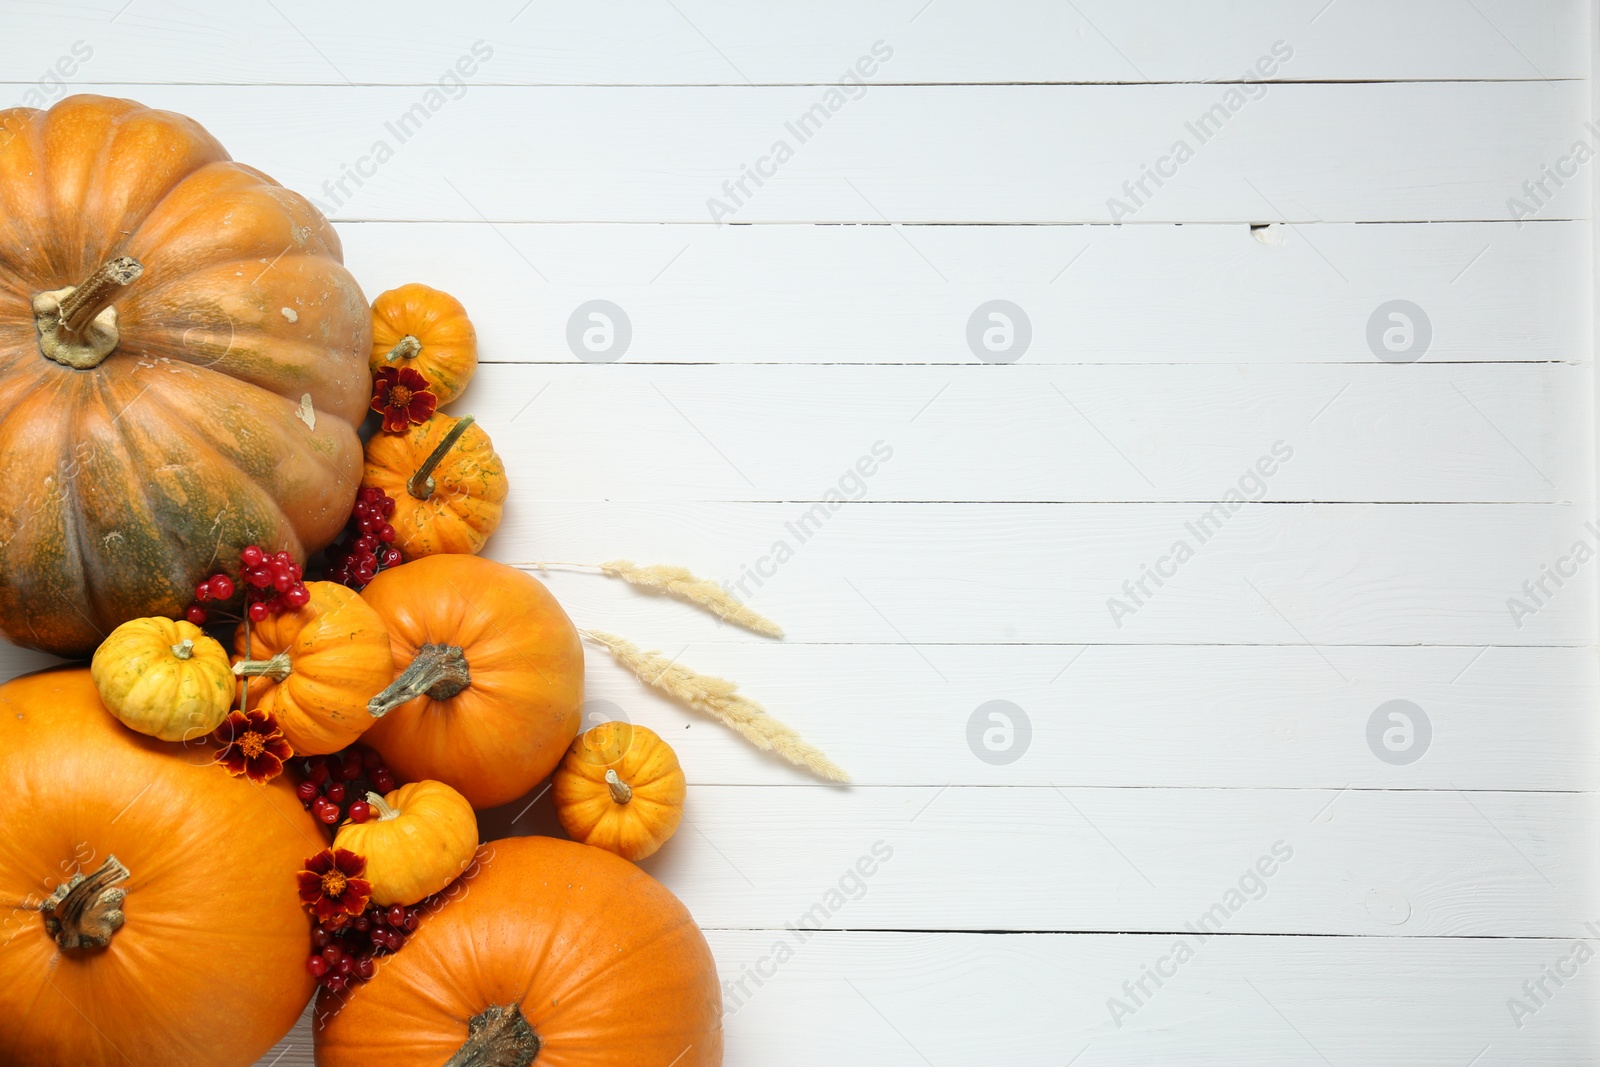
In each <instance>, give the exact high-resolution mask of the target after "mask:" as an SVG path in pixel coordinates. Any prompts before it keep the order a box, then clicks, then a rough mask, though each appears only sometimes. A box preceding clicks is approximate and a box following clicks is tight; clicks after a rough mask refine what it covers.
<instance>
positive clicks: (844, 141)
mask: <svg viewBox="0 0 1600 1067" xmlns="http://www.w3.org/2000/svg"><path fill="white" fill-rule="evenodd" d="M81 87H82V88H85V89H91V88H92V89H93V90H95V91H100V92H107V93H113V94H123V95H133V96H136V97H138V98H139V99H141V100H143V101H144V102H146V103H149V104H152V105H155V106H159V107H166V108H171V109H174V110H177V111H181V112H183V113H185V114H188V115H192V116H193V117H195V118H196V119H198V120H199V121H200V122H202V123H204V124H205V125H206V126H207V127H208V128H209V129H211V130H212V131H213V132H214V133H215V134H216V135H217V136H218V137H220V138H221V139H222V141H223V142H224V143H225V144H226V145H227V146H228V147H229V149H230V150H231V151H232V152H233V154H234V155H235V156H236V157H237V158H239V159H242V160H246V161H249V162H250V163H252V164H253V165H256V166H259V167H261V168H263V169H264V170H266V171H267V172H269V173H271V174H272V175H273V176H274V177H276V178H277V179H279V180H280V181H282V182H283V183H284V184H285V185H287V186H289V187H290V188H293V189H298V190H301V191H303V192H305V193H307V194H308V195H310V196H312V197H314V198H315V199H316V200H317V201H318V203H319V204H320V205H321V206H322V207H323V209H324V210H325V211H326V212H327V213H329V214H330V215H331V216H333V217H335V218H338V219H397V220H404V219H442V220H475V219H491V220H494V221H497V222H499V221H529V222H538V221H560V222H605V221H620V222H628V221H634V222H698V223H704V224H712V223H716V222H719V221H720V222H723V223H728V222H734V223H746V222H849V223H868V224H881V223H884V222H888V221H893V222H911V223H916V222H940V223H947V222H989V223H997V222H1003V223H1020V222H1027V223H1041V222H1093V223H1105V222H1125V223H1126V222H1137V223H1152V222H1261V223H1270V222H1278V221H1288V222H1295V223H1302V222H1314V221H1332V222H1349V221H1413V220H1420V221H1450V220H1494V219H1514V218H1517V217H1519V216H1523V217H1527V216H1532V217H1536V218H1538V219H1543V220H1551V219H1572V218H1583V217H1585V216H1586V214H1587V211H1588V189H1587V186H1586V185H1580V184H1578V183H1574V182H1567V183H1566V185H1565V188H1562V189H1555V188H1554V187H1553V186H1550V187H1547V192H1548V193H1549V196H1547V197H1542V198H1540V199H1541V200H1543V201H1544V202H1543V203H1542V204H1541V205H1539V206H1537V207H1534V206H1532V205H1529V206H1527V208H1526V211H1524V210H1523V209H1519V208H1518V207H1516V205H1515V203H1513V200H1514V198H1519V197H1526V196H1527V195H1528V194H1527V193H1525V192H1524V191H1523V189H1522V185H1523V183H1524V182H1525V181H1531V180H1534V179H1540V178H1541V177H1542V175H1543V173H1544V172H1543V171H1542V169H1541V168H1543V167H1545V166H1557V165H1563V164H1560V162H1559V161H1560V160H1562V159H1565V158H1568V157H1569V156H1570V155H1571V153H1572V151H1573V144H1574V140H1575V139H1577V138H1579V137H1585V136H1587V137H1590V138H1593V137H1594V136H1595V135H1594V134H1592V133H1590V132H1588V131H1586V130H1585V129H1584V126H1583V122H1584V117H1585V113H1586V107H1587V102H1588V94H1587V92H1586V91H1585V89H1584V87H1583V86H1582V85H1581V84H1579V83H1575V82H1554V83H1552V82H1453V83H1448V84H1440V83H1393V84H1358V85H1331V84H1311V85H1305V84H1293V85H1281V86H1274V87H1273V88H1272V89H1271V90H1270V91H1267V90H1262V89H1259V87H1256V88H1257V89H1258V91H1259V92H1262V93H1263V94H1264V95H1263V97H1262V98H1261V99H1260V100H1257V101H1255V102H1250V101H1249V100H1248V99H1247V98H1246V97H1244V96H1243V95H1242V91H1241V90H1240V89H1238V88H1236V87H1233V88H1230V87H1224V86H1217V85H1150V86H1144V85H1140V86H1096V85H1084V86H1025V85H1024V86H1018V85H1009V86H985V87H970V86H969V87H943V86H880V87H876V88H874V89H872V90H871V92H870V93H869V94H866V95H864V96H863V97H862V98H861V99H859V100H857V101H855V102H851V101H849V100H848V99H846V98H845V97H843V96H842V95H840V94H839V93H838V90H836V89H826V90H825V89H819V88H818V87H816V86H809V87H755V88H751V87H747V86H740V87H727V86H721V87H711V88H705V87H668V88H659V87H648V88H638V87H620V88H592V87H503V86H490V85H483V86H474V87H472V89H471V90H470V91H468V92H465V93H464V94H461V95H459V97H458V99H456V100H454V101H452V100H450V99H449V98H447V97H445V96H444V95H443V94H441V93H438V92H437V91H436V90H429V91H424V90H420V89H418V88H416V87H410V88H392V87H365V86H335V87H294V86H291V87H271V86H269V87H259V86H246V87H234V86H128V85H117V84H109V85H94V86H90V85H89V84H87V83H85V84H84V85H83V86H81ZM430 92H431V93H432V95H431V96H430V95H429V93H430ZM829 93H833V94H835V95H834V96H829ZM1230 94H1231V95H1230ZM833 103H837V104H838V105H839V106H838V107H837V108H836V109H835V110H834V111H830V110H829V106H830V104H833ZM430 104H437V107H431V106H430ZM1230 104H1238V108H1237V110H1236V111H1230V110H1229V106H1230ZM813 108H815V109H816V110H815V111H813V110H812V109H813ZM311 113H315V114H316V115H317V121H316V122H314V123H299V122H285V121H284V120H283V116H285V115H300V114H311ZM804 115H810V116H811V117H810V118H809V119H807V120H804V121H802V116H804ZM1205 115H1210V116H1211V118H1210V119H1203V118H1202V116H1205ZM791 125H793V126H794V129H793V130H791V129H790V126H791ZM1191 125H1193V126H1194V129H1191V128H1190V126H1191ZM597 131H604V133H603V135H600V134H598V133H597ZM1040 131H1049V135H1048V136H1040ZM1180 140H1181V141H1183V142H1184V143H1185V145H1186V146H1187V147H1186V148H1185V149H1184V150H1178V149H1176V148H1175V147H1174V146H1175V145H1176V144H1177V143H1178V142H1179V141H1180ZM780 142H781V143H782V144H784V145H785V147H784V148H782V149H780V148H778V147H776V146H777V145H778V144H779V143H780ZM1590 147H1591V150H1592V148H1593V146H1592V145H1591V146H1590ZM980 149H981V150H980ZM1185 153H1188V155H1185ZM1169 155H1171V156H1172V158H1171V159H1168V158H1167V157H1168V156H1169ZM1178 157H1183V159H1181V160H1179V158H1178ZM1163 159H1167V162H1162V161H1163ZM764 161H765V162H764ZM1147 165H1149V166H1154V167H1158V168H1160V169H1162V170H1164V171H1167V172H1168V177H1167V178H1165V179H1163V180H1162V184H1161V185H1159V186H1157V185H1156V184H1155V183H1154V182H1153V181H1152V180H1151V179H1149V178H1146V177H1144V171H1143V168H1144V167H1145V166H1147ZM746 167H756V168H760V169H762V170H764V171H765V172H766V173H767V176H768V178H769V179H770V180H764V184H762V185H761V186H759V187H758V186H756V185H755V184H754V183H753V182H752V181H751V180H750V179H748V178H745V177H743V170H744V168H746ZM347 168H351V170H350V171H349V173H348V174H347V173H346V169H347ZM740 181H743V182H744V183H745V184H744V186H743V188H742V190H741V189H740V188H739V187H738V186H737V184H736V183H737V182H740ZM1140 182H1143V186H1142V189H1139V188H1138V187H1137V185H1136V183H1140ZM724 183H727V188H724ZM719 205H720V206H719ZM901 236H906V235H905V234H903V233H902V235H901ZM908 239H909V240H912V241H913V242H914V240H915V239H914V238H908ZM914 252H915V247H914V243H913V245H912V246H911V247H910V248H908V254H911V253H914ZM929 270H930V275H929V280H930V284H931V283H932V280H933V279H934V278H936V277H938V276H939V272H938V270H937V269H936V268H935V267H933V266H932V264H931V263H930V264H929ZM1336 280H1337V275H1336V274H1333V273H1330V277H1329V279H1328V284H1329V285H1330V286H1331V285H1332V284H1333V283H1334V282H1335V281H1336Z"/></svg>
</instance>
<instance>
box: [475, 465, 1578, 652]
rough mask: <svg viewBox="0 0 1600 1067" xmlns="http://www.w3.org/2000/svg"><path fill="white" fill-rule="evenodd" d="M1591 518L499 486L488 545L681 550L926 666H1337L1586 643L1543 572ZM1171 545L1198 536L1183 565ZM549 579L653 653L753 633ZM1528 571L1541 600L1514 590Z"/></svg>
mask: <svg viewBox="0 0 1600 1067" xmlns="http://www.w3.org/2000/svg"><path fill="white" fill-rule="evenodd" d="M513 484H515V483H513ZM819 507H820V508H821V509H822V510H820V511H818V510H816V509H818V508H819ZM1207 515H1209V516H1210V518H1209V519H1203V517H1204V516H1207ZM808 516H809V517H808ZM1585 521H1586V516H1585V515H1584V514H1582V513H1581V512H1579V511H1578V510H1577V509H1575V508H1568V507H1564V506H1558V505H1521V504H1500V505H1473V504H1459V505H1445V504H1441V505H1425V504H1424V505H1410V504H1373V505H1316V504H1245V505H1242V506H1241V507H1240V508H1239V509H1238V511H1237V512H1234V513H1232V515H1231V517H1223V515H1222V513H1220V512H1217V511H1215V510H1213V509H1212V508H1210V507H1208V506H1205V505H1198V504H1105V505H1094V504H1085V505H1075V504H1061V505H1042V504H1032V505H1027V504H994V505H962V504H891V503H883V504H876V503H870V502H860V503H844V504H841V505H839V506H838V507H837V509H835V510H833V511H832V512H831V513H829V511H828V507H827V506H826V505H806V504H803V503H793V504H745V503H656V504H632V503H619V502H611V503H573V502H557V501H540V500H538V499H537V498H532V497H531V494H530V493H521V494H519V493H518V491H516V490H515V489H513V492H512V494H511V498H510V501H509V504H508V507H507V509H506V519H505V522H504V524H503V525H502V526H501V528H500V531H499V533H497V534H496V535H495V537H494V539H493V540H492V541H491V542H490V545H491V551H492V554H493V555H494V556H495V557H496V558H499V559H502V560H506V561H515V562H527V561H533V560H541V559H543V560H552V559H553V560H576V561H580V562H598V561H599V560H600V559H612V558H616V557H621V556H625V557H629V558H632V559H636V560H639V561H642V562H656V561H666V562H675V563H680V564H683V565H685V566H689V567H690V568H691V569H693V570H696V571H697V572H700V573H703V574H707V575H711V576H715V577H718V578H720V579H723V580H725V581H727V582H729V583H731V587H732V589H733V590H734V592H735V593H736V594H739V595H743V596H746V597H747V598H748V599H749V601H750V603H751V604H752V605H753V606H755V607H756V608H757V609H758V610H760V611H762V612H764V613H766V614H768V615H770V616H771V617H773V618H775V619H777V620H778V621H779V622H780V623H782V624H783V625H784V626H786V627H787V629H788V632H789V634H790V636H791V637H792V638H793V639H795V640H798V641H825V642H840V641H843V642H872V643H884V644H895V643H908V642H909V643H912V644H914V645H915V646H916V648H917V650H918V651H919V652H920V654H921V656H922V658H923V659H924V661H925V662H926V664H927V666H928V670H929V671H930V672H931V673H933V674H934V675H935V676H937V675H938V674H940V668H939V667H938V666H937V664H938V663H939V657H940V652H939V648H938V646H939V645H940V644H943V643H946V642H954V643H974V642H979V643H1013V642H1051V643H1067V644H1074V643H1095V644H1100V643H1108V644H1151V643H1182V644H1186V643H1203V644H1291V645H1306V644H1309V645H1311V646H1312V647H1313V648H1315V649H1316V650H1317V651H1318V652H1319V653H1320V654H1321V656H1323V657H1325V661H1326V665H1327V669H1328V670H1329V672H1330V673H1332V674H1334V675H1336V676H1340V675H1343V674H1344V673H1345V672H1344V669H1343V668H1342V667H1340V666H1339V650H1338V648H1337V647H1330V646H1338V645H1346V644H1359V645H1370V644H1413V643H1420V644H1463V645H1470V646H1474V647H1476V646H1481V645H1542V644H1557V645H1560V644H1587V643H1590V642H1592V641H1593V640H1594V637H1595V617H1594V596H1593V589H1592V583H1590V582H1589V581H1587V580H1585V579H1579V580H1576V581H1574V580H1570V579H1563V582H1564V584H1563V585H1562V586H1560V587H1558V586H1557V585H1556V584H1555V582H1554V579H1552V578H1549V577H1547V576H1546V574H1545V571H1544V569H1543V568H1547V567H1551V566H1560V567H1562V568H1565V569H1568V570H1569V571H1571V572H1572V573H1574V574H1578V575H1581V574H1583V573H1584V571H1583V569H1582V568H1583V566H1587V565H1590V564H1587V563H1586V564H1580V563H1579V562H1578V557H1579V556H1582V555H1584V551H1585V550H1578V551H1575V550H1574V546H1575V545H1576V544H1578V543H1579V542H1580V539H1581V540H1582V542H1583V543H1584V544H1586V545H1587V549H1586V551H1587V552H1588V553H1590V554H1591V556H1592V554H1593V552H1594V545H1595V535H1594V534H1593V533H1592V532H1590V531H1589V530H1588V529H1587V528H1586V527H1585V525H1584V523H1585ZM1218 522H1221V523H1223V525H1221V528H1220V530H1219V529H1218V528H1217V525H1216V524H1217V523H1218ZM1191 525H1193V526H1194V527H1195V529H1194V530H1190V526H1191ZM1197 533H1198V534H1200V535H1204V536H1203V540H1202V537H1201V536H1197ZM1180 541H1183V542H1185V543H1187V544H1188V545H1189V551H1190V552H1192V555H1191V556H1188V557H1186V561H1185V562H1182V563H1181V564H1180V563H1179V562H1178V557H1179V556H1180V555H1182V552H1180V551H1178V550H1177V549H1176V547H1175V546H1176V545H1177V543H1178V542H1180ZM780 545H784V546H787V547H786V548H780V547H779V546H780ZM1585 558H1588V557H1585ZM1163 561H1165V562H1163ZM1156 565H1159V566H1160V567H1161V568H1162V569H1164V570H1167V571H1169V572H1175V574H1174V576H1173V577H1170V578H1167V579H1165V580H1164V584H1163V585H1161V586H1159V587H1158V586H1156V585H1155V583H1154V580H1153V579H1149V578H1145V577H1144V568H1145V567H1146V566H1156ZM758 569H759V571H760V572H764V574H766V575H770V577H764V576H763V575H762V574H761V573H757V570H758ZM1140 580H1143V581H1144V582H1145V585H1144V587H1143V589H1142V590H1140V589H1139V587H1138V585H1137V584H1136V583H1137V582H1138V581H1140ZM548 581H549V584H550V585H551V588H552V589H553V590H555V592H556V593H557V595H558V596H560V597H561V599H562V602H563V603H564V604H565V605H566V606H567V608H568V610H569V611H570V612H571V613H572V615H573V617H574V618H575V619H577V620H578V621H579V623H580V624H581V625H585V626H593V627H598V628H601V629H606V630H614V631H617V632H619V633H623V634H627V635H629V636H631V637H633V638H635V639H637V640H639V641H642V642H645V643H648V644H650V645H652V646H653V647H657V648H664V649H665V650H666V651H667V652H668V653H674V652H676V650H677V649H679V648H682V647H683V646H684V645H686V644H688V643H690V642H692V641H702V640H729V641H745V640H751V641H759V640H762V639H760V638H755V637H753V636H749V635H745V634H743V633H742V632H736V631H734V630H733V629H732V628H731V627H728V626H726V625H719V622H718V620H715V619H709V618H708V617H705V616H701V615H698V613H696V612H693V611H692V610H690V609H688V608H685V609H683V610H682V611H673V610H671V609H664V608H663V607H662V606H661V604H660V603H659V602H657V601H655V600H652V599H647V598H644V597H640V596H636V595H633V594H632V593H631V592H630V591H628V590H625V589H619V588H617V586H618V585H619V584H620V583H615V582H601V581H597V580H596V579H595V578H592V577H589V576H586V575H574V574H554V573H552V574H550V575H548ZM1541 581H1542V582H1543V583H1544V586H1543V591H1544V593H1545V594H1546V595H1544V596H1540V595H1539V592H1538V587H1537V586H1533V587H1532V588H1533V590H1534V591H1533V592H1531V593H1530V592H1529V591H1528V590H1525V589H1524V588H1523V587H1524V584H1525V583H1535V582H1541ZM1124 582H1127V583H1129V587H1130V588H1131V590H1132V591H1131V592H1130V590H1129V588H1124V585H1123V583H1124ZM1536 600H1537V603H1536ZM1513 601H1515V602H1516V603H1514V604H1513V603H1512V602H1513ZM1130 609H1131V610H1130Z"/></svg>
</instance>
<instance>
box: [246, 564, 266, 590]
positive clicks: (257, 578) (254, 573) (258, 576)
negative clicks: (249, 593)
mask: <svg viewBox="0 0 1600 1067" xmlns="http://www.w3.org/2000/svg"><path fill="white" fill-rule="evenodd" d="M244 580H245V581H246V582H248V583H250V584H251V585H253V586H255V587H256V588H257V589H265V588H266V587H267V586H269V585H271V584H272V572H271V571H269V570H265V569H261V568H257V569H256V570H251V571H245V572H244Z"/></svg>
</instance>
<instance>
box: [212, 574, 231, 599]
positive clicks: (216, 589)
mask: <svg viewBox="0 0 1600 1067" xmlns="http://www.w3.org/2000/svg"><path fill="white" fill-rule="evenodd" d="M211 595H212V596H213V597H215V598H216V599H217V600H227V599H228V598H229V597H231V596H233V579H232V578H229V577H228V576H227V575H226V574H218V575H213V576H212V579H211Z"/></svg>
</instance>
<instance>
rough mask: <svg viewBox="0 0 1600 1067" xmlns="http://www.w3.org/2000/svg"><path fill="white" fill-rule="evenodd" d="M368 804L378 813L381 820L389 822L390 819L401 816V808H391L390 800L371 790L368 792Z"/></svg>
mask: <svg viewBox="0 0 1600 1067" xmlns="http://www.w3.org/2000/svg"><path fill="white" fill-rule="evenodd" d="M367 806H368V807H370V808H371V809H372V810H373V811H375V812H377V813H378V821H379V822H388V821H389V820H390V819H398V818H399V817H400V809H399V808H391V807H390V806H389V802H388V801H387V800H384V799H383V797H381V796H379V795H378V794H377V793H373V792H370V791H369V792H368V793H367Z"/></svg>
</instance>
